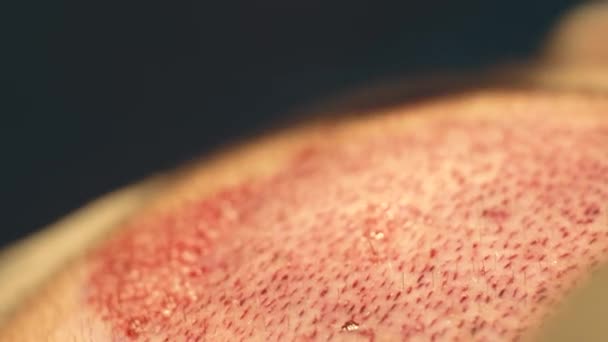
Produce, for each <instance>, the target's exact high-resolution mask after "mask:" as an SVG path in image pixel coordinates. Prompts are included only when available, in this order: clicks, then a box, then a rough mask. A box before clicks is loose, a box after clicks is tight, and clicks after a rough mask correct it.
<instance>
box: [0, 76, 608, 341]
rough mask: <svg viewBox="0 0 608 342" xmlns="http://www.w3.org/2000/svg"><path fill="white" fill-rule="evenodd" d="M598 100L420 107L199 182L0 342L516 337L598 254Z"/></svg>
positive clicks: (286, 142)
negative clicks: (163, 338)
mask: <svg viewBox="0 0 608 342" xmlns="http://www.w3.org/2000/svg"><path fill="white" fill-rule="evenodd" d="M560 68H561V67H553V68H552V69H551V70H560ZM562 69H563V70H567V68H562ZM545 70H546V69H539V72H538V74H543V73H544V75H547V74H549V75H558V76H555V77H556V78H553V79H551V83H550V84H549V85H553V84H558V87H562V86H563V85H564V84H565V85H567V84H570V83H572V82H571V79H568V78H560V77H563V76H560V75H564V73H560V72H559V71H557V72H554V71H551V72H546V71H545ZM599 70H603V69H599ZM527 75H530V73H528V74H527ZM606 75H608V74H606ZM595 76H597V73H596V75H595ZM607 77H608V76H607ZM556 80H557V81H556ZM582 82H584V80H583V81H582ZM541 83H544V81H543V82H541ZM574 83H576V82H574ZM592 88H593V89H598V90H600V91H598V92H596V94H594V95H589V94H587V93H585V92H580V93H579V92H570V93H569V92H566V91H539V90H536V91H517V92H511V91H490V92H470V93H467V94H464V95H459V96H452V97H448V98H447V99H442V100H432V101H422V102H419V103H415V104H409V105H402V106H399V107H395V108H391V109H390V110H385V111H382V112H374V113H373V116H372V115H370V116H366V117H365V118H363V119H357V120H354V119H350V120H341V121H338V122H334V123H331V124H327V123H322V124H316V125H308V126H305V127H300V128H296V129H292V130H288V131H285V132H283V133H280V134H277V135H274V136H272V137H268V138H265V139H262V140H260V141H258V142H256V143H253V144H251V145H249V146H245V147H242V148H240V149H237V150H236V151H233V152H230V153H228V154H226V155H223V156H221V157H219V158H217V159H216V160H213V161H210V162H208V163H205V164H204V165H200V166H197V167H195V168H194V170H192V171H188V172H187V173H186V175H183V176H180V177H179V179H178V180H177V181H176V182H175V183H174V184H173V185H172V186H170V187H169V188H168V189H166V190H163V191H161V194H160V195H159V196H158V197H157V198H156V199H154V200H152V203H149V204H148V206H147V207H146V208H144V209H142V210H140V211H139V212H138V213H137V214H135V215H133V216H132V217H131V218H130V219H129V220H128V221H127V222H126V223H125V224H123V228H124V229H122V231H121V233H120V234H117V235H116V236H114V237H113V238H112V239H111V240H110V242H107V243H105V244H103V245H102V246H101V248H99V249H96V250H94V251H93V252H92V253H91V254H90V255H88V256H87V257H86V258H82V259H78V260H76V261H74V262H73V263H72V264H70V265H69V266H68V267H67V268H66V269H65V270H64V271H63V272H60V273H59V274H58V275H56V276H55V277H54V279H53V280H52V281H51V282H50V283H49V284H48V285H47V286H46V287H45V288H44V289H43V290H41V291H40V292H39V294H38V295H37V296H36V297H33V298H32V299H31V301H30V302H29V303H27V304H26V305H23V306H22V308H21V310H20V311H19V312H18V313H17V314H15V316H14V318H13V320H12V321H11V322H9V323H8V325H7V327H8V328H7V329H4V331H3V333H2V335H0V340H6V341H15V340H16V341H20V340H32V341H37V340H41V338H42V337H45V338H46V337H49V339H50V340H57V341H63V340H66V339H67V338H70V337H74V336H75V337H76V339H77V340H94V341H105V340H122V337H125V336H127V337H130V338H132V339H136V340H137V339H139V340H146V337H152V336H154V338H151V339H150V340H156V339H155V338H156V337H158V338H161V337H169V338H170V340H181V339H184V340H185V338H186V337H192V338H195V337H199V336H200V337H201V340H205V338H206V340H213V341H218V340H238V339H239V338H244V339H245V340H269V339H280V338H279V337H283V338H284V339H283V340H294V339H296V340H297V339H300V340H314V339H326V338H328V337H331V338H333V339H334V340H353V341H358V340H363V341H367V340H370V339H373V340H376V341H384V340H401V339H408V338H409V339H414V340H416V339H420V340H428V339H431V338H433V337H435V338H436V339H439V340H443V339H452V338H457V337H459V338H461V339H462V340H471V339H477V340H501V339H505V340H510V339H513V338H516V337H518V336H520V335H521V333H523V332H524V331H525V330H527V329H530V328H534V327H536V326H537V325H538V324H539V323H540V322H541V320H542V319H543V317H544V315H545V314H547V313H548V312H550V310H551V308H552V307H553V306H554V304H555V303H556V302H557V301H558V300H559V299H560V298H561V297H562V296H563V295H564V294H565V292H566V290H568V289H569V288H571V287H572V286H574V285H575V283H576V281H578V282H580V281H582V280H584V276H585V274H586V273H587V272H588V270H589V269H590V267H591V266H592V264H594V263H599V262H601V261H603V260H604V259H605V257H606V246H607V245H606V240H608V239H607V238H606V235H605V229H606V223H607V222H608V217H607V216H606V210H607V208H606V203H608V199H607V198H606V196H608V189H607V187H608V183H607V182H608V180H607V179H606V178H605V175H606V174H608V172H607V171H606V167H607V163H608V160H607V158H608V156H607V155H606V153H605V151H606V150H608V147H607V146H608V142H607V137H606V132H607V129H608V128H607V127H608V126H607V125H608V122H607V119H606V113H607V112H608V100H606V99H605V96H604V95H601V94H600V93H601V92H602V91H601V89H606V88H602V85H601V84H598V83H597V82H596V83H593V86H592ZM564 150H566V151H568V153H561V152H562V151H564ZM414 161H415V162H414ZM234 165H248V167H247V170H243V168H242V167H234ZM581 174H584V175H585V177H581V176H580V175H581ZM379 175H381V176H379ZM509 175H511V176H509ZM417 182H418V183H417ZM393 184H400V185H399V186H395V185H393ZM294 189H297V192H295V193H294ZM296 194H297V195H296ZM480 196H481V198H480ZM505 200H506V202H504V201H505ZM562 201H568V203H562ZM281 207H282V208H281ZM463 208H464V209H463ZM283 211H287V212H283ZM550 216H551V218H549V217H550ZM231 220H232V221H231ZM391 220H392V221H391ZM287 226H290V227H291V228H289V229H288V228H286V227H287ZM199 227H200V228H199ZM326 227H332V228H333V229H321V228H326ZM524 227H525V229H524ZM212 231H213V232H214V234H213V235H211V232H212ZM188 234H190V235H188ZM192 234H194V235H192ZM196 234H203V235H196ZM148 235H150V236H152V237H151V238H150V239H149V240H146V239H147V238H146V236H148ZM159 236H164V237H165V238H163V239H161V238H159ZM138 239H140V240H142V241H143V242H142V241H138ZM239 240H241V242H239ZM189 241H195V242H196V243H194V246H188V245H187V243H188V242H189ZM242 241H247V242H248V243H244V242H242ZM507 243H508V244H509V245H508V246H505V244H507ZM476 244H477V245H476ZM127 245H128V246H129V247H125V246H127ZM518 245H519V246H518ZM133 246H137V247H138V248H134V247H133ZM516 246H518V247H516ZM532 246H534V247H532ZM538 246H542V247H538ZM192 248H194V250H192ZM459 248H460V249H459ZM184 252H189V253H190V254H188V253H184ZM192 253H195V255H194V259H193V255H191V254H192ZM196 253H200V255H196ZM488 256H489V259H486V257H488ZM543 256H544V257H543ZM273 258H278V259H277V260H280V262H279V261H277V260H275V259H273ZM458 258H461V261H460V262H457V260H458ZM528 258H530V259H528ZM192 260H196V261H192ZM462 260H465V261H462ZM467 260H468V261H467ZM529 260H533V261H529ZM486 262H487V264H486ZM193 265H196V266H197V267H196V268H197V269H196V270H193V269H192V266H193ZM121 267H122V268H121ZM185 267H190V269H188V270H185V269H184V268H185ZM165 271H166V272H169V274H171V275H172V276H171V277H168V276H166V274H167V273H163V272H165ZM182 271H183V272H184V273H178V272H182ZM192 272H194V273H192ZM197 272H199V273H197ZM446 272H447V273H446ZM275 275H276V276H275ZM285 276H287V278H286V279H285V280H283V277H285ZM189 277H192V278H189ZM290 277H291V280H290ZM454 277H455V278H454ZM188 279H191V280H190V281H187V280H188ZM295 279H297V281H296V280H295ZM174 280H179V281H178V282H177V284H172V283H171V281H174ZM238 280H240V282H237V281H238ZM445 281H447V283H446V284H445V285H444V282H445ZM228 282H229V283H230V284H232V285H233V286H231V287H227V286H224V285H222V284H225V283H228ZM383 282H384V283H383ZM494 285H496V287H494ZM410 288H411V290H410ZM138 291H140V292H138ZM154 292H157V293H159V292H160V293H161V296H160V297H155V296H154ZM139 295H141V296H142V297H145V298H148V299H150V298H151V299H150V301H149V303H146V302H145V298H143V299H142V298H140V297H138V296H139ZM121 296H122V297H121ZM222 296H223V298H222ZM154 298H159V299H154ZM286 298H287V299H286ZM487 298H489V299H487ZM167 299H169V300H167ZM273 301H274V302H275V303H272V302H273ZM292 301H293V303H292ZM298 301H300V302H299V303H298ZM114 303H120V304H119V305H115V304H114ZM378 307H379V309H376V308H378ZM167 310H168V311H167ZM302 312H303V313H302ZM256 315H257V316H256ZM281 320H283V322H282V323H281ZM286 321H289V323H288V324H286V323H285V322H286ZM292 322H294V323H292ZM295 322H298V323H295ZM460 324H462V326H460ZM205 329H206V330H205ZM160 340H162V339H160Z"/></svg>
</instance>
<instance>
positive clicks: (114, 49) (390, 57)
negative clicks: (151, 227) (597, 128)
mask: <svg viewBox="0 0 608 342" xmlns="http://www.w3.org/2000/svg"><path fill="white" fill-rule="evenodd" d="M222 3H223V5H221V6H219V5H217V4H211V3H209V2H205V1H191V2H175V1H162V2H161V1H141V2H130V1H111V0H110V1H97V2H91V1H71V2H59V1H45V2H40V3H32V2H28V1H22V2H18V4H14V5H13V6H15V7H14V8H12V9H10V10H9V11H7V12H5V14H8V16H9V18H7V19H8V20H6V21H5V22H4V24H6V23H8V27H7V28H6V29H4V32H5V33H8V39H7V40H6V41H5V42H4V43H3V44H2V51H3V54H4V57H7V56H8V57H9V61H8V62H6V64H5V66H7V69H8V70H7V72H6V73H4V75H5V76H4V77H3V78H4V79H5V80H8V90H7V91H5V92H4V93H5V94H8V101H3V102H5V104H6V103H8V106H7V108H4V107H5V106H3V108H4V109H1V110H2V112H3V113H2V117H3V120H2V121H3V123H2V125H1V128H0V129H1V130H0V136H2V143H1V146H2V150H3V151H2V159H1V160H2V164H1V169H2V177H1V179H2V184H1V189H2V190H1V200H2V202H3V203H2V205H1V208H2V212H1V215H2V217H1V218H0V227H1V228H0V230H1V232H0V245H2V244H5V243H7V242H10V241H13V240H14V239H16V238H18V237H22V236H24V235H25V234H28V233H30V232H32V231H34V230H35V229H36V228H38V227H41V226H43V225H45V224H48V223H51V222H52V221H54V220H56V219H57V218H59V217H61V216H62V215H65V214H66V213H68V212H70V211H71V210H73V209H75V208H77V207H79V206H81V205H82V204H84V203H86V202H87V201H89V200H91V199H93V198H95V197H97V196H99V195H102V194H104V193H106V192H108V191H110V190H112V189H116V188H118V187H121V186H124V185H126V184H128V183H130V182H133V181H135V180H138V179H141V178H142V177H144V176H146V175H149V174H151V173H153V172H155V171H158V170H162V169H167V168H170V167H172V166H174V165H176V164H178V163H179V162H183V161H186V160H190V159H192V158H194V157H196V156H197V155H200V154H201V153H204V152H205V151H209V150H210V149H213V148H214V147H217V146H218V145H221V144H222V143H224V142H226V141H230V140H232V139H234V138H238V137H240V136H243V135H245V134H250V133H251V132H253V131H255V130H257V129H260V128H263V127H265V126H267V125H269V124H272V123H274V122H276V121H280V120H284V119H285V116H286V115H289V114H288V113H290V112H293V110H294V109H296V108H299V107H301V106H305V105H308V104H310V103H314V102H319V101H323V100H324V99H327V98H331V97H332V96H333V95H335V94H340V93H342V92H345V91H346V90H347V89H352V88H356V87H357V86H361V85H364V84H369V83H374V82H379V81H382V80H384V79H394V78H396V77H400V76H404V75H411V74H419V73H424V72H427V71H436V70H447V69H456V70H467V69H469V68H476V67H480V66H485V65H488V64H495V63H498V62H503V61H509V60H513V59H518V58H521V57H525V56H526V55H529V54H530V53H532V52H534V49H535V48H537V47H538V44H539V41H540V40H541V39H542V37H543V36H544V35H545V34H546V33H547V31H548V29H549V28H550V27H551V26H552V24H554V23H555V20H556V19H557V18H558V16H559V15H560V14H562V13H563V12H564V11H565V10H566V9H568V8H571V7H572V6H573V5H574V4H575V1H566V0H547V1H540V0H536V1H535V0H528V1H489V0H484V1H428V0H427V1H407V0H405V1H400V2H389V1H372V0H351V1H332V0H324V1H321V0H305V1H304V0H298V1H295V0H291V1H289V0H257V1H251V0H238V1H224V2H222ZM6 75H8V76H6Z"/></svg>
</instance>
